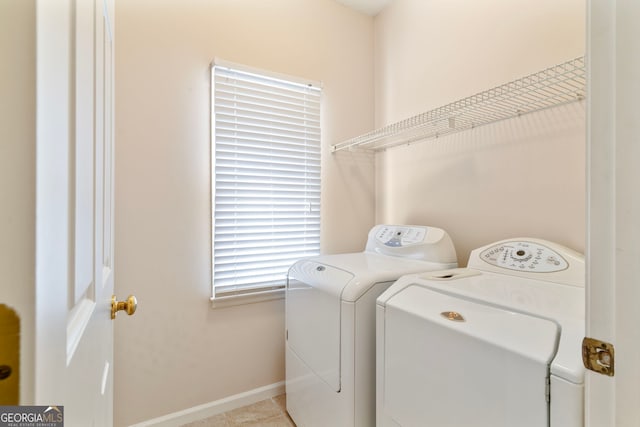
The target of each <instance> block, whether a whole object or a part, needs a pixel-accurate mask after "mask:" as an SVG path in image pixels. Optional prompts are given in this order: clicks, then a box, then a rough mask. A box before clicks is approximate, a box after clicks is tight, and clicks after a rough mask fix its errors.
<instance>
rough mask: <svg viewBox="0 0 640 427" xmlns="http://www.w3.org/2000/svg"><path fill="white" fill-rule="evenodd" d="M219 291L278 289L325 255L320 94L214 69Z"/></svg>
mask: <svg viewBox="0 0 640 427" xmlns="http://www.w3.org/2000/svg"><path fill="white" fill-rule="evenodd" d="M212 74H213V76H212V77H213V78H212V97H213V102H212V104H213V121H212V123H213V126H214V129H213V138H214V140H213V145H212V156H213V162H212V163H213V165H212V166H213V167H212V173H213V174H214V185H213V186H212V192H213V194H212V196H213V217H212V226H213V288H214V296H215V295H219V294H221V293H229V292H234V293H241V294H244V293H246V292H249V291H260V290H263V289H277V288H279V287H282V286H284V283H285V280H286V273H287V270H288V269H289V267H290V266H291V265H292V264H293V263H294V262H295V261H296V260H298V259H300V258H302V257H306V256H312V255H317V254H318V253H319V250H320V138H321V136H320V102H321V92H320V90H319V89H318V88H316V87H312V86H309V85H304V84H300V83H296V82H288V81H286V80H284V79H280V78H272V77H270V76H264V75H260V73H254V72H245V71H240V70H234V69H232V68H228V67H218V66H215V67H213V71H212Z"/></svg>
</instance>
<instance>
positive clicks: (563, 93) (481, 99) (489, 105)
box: [331, 56, 587, 152]
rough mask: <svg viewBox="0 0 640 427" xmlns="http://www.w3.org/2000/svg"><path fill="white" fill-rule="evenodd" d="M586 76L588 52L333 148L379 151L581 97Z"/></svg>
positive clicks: (584, 90)
mask: <svg viewBox="0 0 640 427" xmlns="http://www.w3.org/2000/svg"><path fill="white" fill-rule="evenodd" d="M586 80H587V79H586V71H585V64H584V56H581V57H578V58H575V59H572V60H570V61H567V62H564V63H562V64H558V65H554V66H553V67H549V68H547V69H545V70H542V71H539V72H537V73H534V74H530V75H528V76H526V77H522V78H520V79H517V80H514V81H512V82H509V83H506V84H503V85H501V86H497V87H495V88H492V89H489V90H486V91H484V92H480V93H477V94H475V95H472V96H469V97H467V98H463V99H460V100H458V101H455V102H452V103H450V104H447V105H444V106H441V107H438V108H436V109H434V110H431V111H427V112H425V113H422V114H418V115H417V116H413V117H410V118H408V119H405V120H402V121H399V122H397V123H393V124H390V125H388V126H385V127H383V128H380V129H376V130H373V131H371V132H368V133H366V134H364V135H360V136H357V137H355V138H351V139H348V140H346V141H344V142H341V143H338V144H335V145H332V146H331V148H332V151H333V152H336V151H340V150H345V149H348V150H353V149H365V150H367V151H380V150H384V149H387V148H391V147H395V146H398V145H404V144H410V143H412V142H417V141H422V140H427V139H431V138H437V137H439V136H442V135H447V134H450V133H454V132H459V131H463V130H467V129H472V128H474V127H477V126H482V125H486V124H489V123H493V122H497V121H500V120H504V119H509V118H513V117H518V116H521V115H523V114H528V113H533V112H535V111H540V110H543V109H546V108H551V107H556V106H560V105H563V104H567V103H571V102H574V101H580V100H582V99H584V98H585V96H586Z"/></svg>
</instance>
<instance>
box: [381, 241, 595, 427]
mask: <svg viewBox="0 0 640 427" xmlns="http://www.w3.org/2000/svg"><path fill="white" fill-rule="evenodd" d="M584 268H585V266H584V257H583V256H582V255H581V254H579V253H577V252H575V251H572V250H571V249H568V248H565V247H562V246H559V245H556V244H554V243H551V242H547V241H543V240H537V239H531V238H523V239H512V240H504V241H501V242H497V243H494V244H492V245H489V246H485V247H482V248H479V249H476V250H474V251H473V252H472V253H471V256H470V258H469V263H468V267H467V268H461V269H453V270H449V271H442V272H432V273H427V274H417V275H408V276H405V277H402V278H400V279H399V280H398V281H397V282H396V283H395V284H394V285H393V286H391V287H390V288H389V289H388V290H387V291H386V292H385V293H383V294H382V295H381V296H380V297H379V298H378V301H377V308H376V322H377V326H376V327H377V343H376V352H377V366H376V375H377V383H376V387H377V394H376V407H377V412H376V414H377V426H403V427H412V426H425V425H434V426H438V427H458V426H474V427H483V426H486V427H501V426H502V427H513V426H518V427H534V426H535V427H541V426H551V427H581V426H583V425H584V420H583V408H584V404H583V395H584V391H583V382H584V368H583V367H582V359H581V341H582V338H583V337H584V323H585V316H584V304H585V297H584V295H585V294H584V274H585V270H584Z"/></svg>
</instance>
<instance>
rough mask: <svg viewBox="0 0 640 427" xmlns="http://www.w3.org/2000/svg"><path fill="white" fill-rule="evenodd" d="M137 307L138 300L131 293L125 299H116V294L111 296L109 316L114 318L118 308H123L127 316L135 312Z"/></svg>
mask: <svg viewBox="0 0 640 427" xmlns="http://www.w3.org/2000/svg"><path fill="white" fill-rule="evenodd" d="M137 307H138V300H136V297H134V296H133V295H129V298H127V300H126V301H118V300H117V299H116V296H115V295H113V296H112V297H111V318H112V319H115V318H116V313H117V312H119V311H120V310H124V311H125V312H126V313H127V314H128V315H129V316H131V315H132V314H133V313H135V312H136V308H137Z"/></svg>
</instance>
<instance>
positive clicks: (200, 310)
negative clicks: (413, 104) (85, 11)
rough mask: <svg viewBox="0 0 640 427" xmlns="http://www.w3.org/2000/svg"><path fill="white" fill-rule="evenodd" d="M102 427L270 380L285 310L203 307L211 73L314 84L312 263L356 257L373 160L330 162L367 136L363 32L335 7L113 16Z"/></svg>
mask: <svg viewBox="0 0 640 427" xmlns="http://www.w3.org/2000/svg"><path fill="white" fill-rule="evenodd" d="M115 30H116V31H115V38H116V43H115V45H116V48H115V52H116V56H115V64H116V65H115V66H116V89H115V90H116V94H115V95H116V96H115V99H116V107H115V108H116V112H115V127H116V159H115V160H116V161H115V164H116V183H115V194H116V208H115V209H116V211H115V217H116V228H115V239H116V242H115V245H116V246H115V251H116V259H115V286H116V291H117V293H118V295H119V296H120V297H121V298H126V296H127V295H128V294H134V295H136V297H137V298H138V302H139V307H138V311H137V312H136V314H135V315H134V316H133V317H131V318H129V317H127V316H124V317H118V319H117V321H116V325H115V328H116V332H115V424H116V425H117V426H125V425H130V424H132V423H136V422H140V421H143V420H149V419H151V418H155V417H159V416H162V415H164V414H170V413H174V412H176V411H180V410H185V409H189V408H191V407H194V406H196V405H201V404H206V403H209V402H212V401H216V400H218V399H221V398H225V397H228V396H231V395H234V394H237V393H242V392H246V391H250V390H253V389H256V388H258V387H262V386H266V385H270V384H274V383H277V382H280V381H283V380H284V301H282V300H278V301H271V302H264V303H257V304H250V305H244V306H237V307H229V308H223V309H212V308H211V306H210V302H209V297H210V296H211V229H210V227H211V216H210V215H211V211H210V209H211V200H210V190H211V186H210V179H211V174H210V142H211V141H210V136H211V133H210V125H211V121H210V113H211V108H210V63H211V62H212V61H213V60H214V58H221V59H223V60H226V61H231V62H235V63H239V64H244V65H247V66H251V67H256V68H260V69H264V70H269V71H273V72H277V73H284V74H288V75H292V76H298V77H303V78H308V79H310V80H315V81H320V82H322V85H323V101H322V102H323V107H322V132H323V134H322V145H323V151H322V230H321V240H322V243H321V246H322V248H321V249H322V251H323V252H325V253H336V252H350V251H357V250H361V249H362V248H363V246H364V244H365V241H366V236H367V231H368V230H369V229H370V228H371V226H372V225H373V224H374V211H375V203H374V187H373V185H374V156H371V155H362V154H357V153H341V154H340V155H332V154H331V153H330V149H329V148H330V145H331V144H333V143H335V142H336V141H340V140H342V139H345V138H348V137H350V136H353V135H357V134H360V133H362V132H365V131H368V130H370V129H371V128H372V127H373V120H374V107H373V73H372V69H373V18H372V17H370V16H366V15H363V14H360V13H357V12H354V11H352V10H350V9H348V8H346V7H345V6H343V5H341V4H339V3H337V2H335V1H333V0H273V1H268V2H265V1H263V0H243V1H235V0H224V1H209V0H126V1H121V2H117V4H116V14H115Z"/></svg>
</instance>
